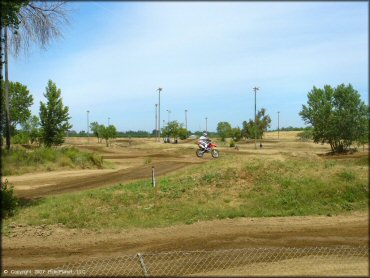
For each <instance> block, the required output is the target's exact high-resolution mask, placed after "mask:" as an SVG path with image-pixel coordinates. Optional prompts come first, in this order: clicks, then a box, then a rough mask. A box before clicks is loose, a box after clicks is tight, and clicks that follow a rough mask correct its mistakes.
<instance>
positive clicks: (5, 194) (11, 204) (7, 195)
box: [1, 179, 18, 218]
mask: <svg viewBox="0 0 370 278" xmlns="http://www.w3.org/2000/svg"><path fill="white" fill-rule="evenodd" d="M17 206H18V200H17V198H16V197H15V196H14V195H13V187H9V186H8V180H7V179H6V180H5V181H4V182H3V181H1V217H2V218H5V217H8V216H12V215H13V214H14V212H15V209H16V208H17Z"/></svg>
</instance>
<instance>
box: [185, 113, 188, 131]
mask: <svg viewBox="0 0 370 278" xmlns="http://www.w3.org/2000/svg"><path fill="white" fill-rule="evenodd" d="M185 128H186V137H188V136H187V135H188V110H187V109H185Z"/></svg>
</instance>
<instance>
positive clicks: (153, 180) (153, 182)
mask: <svg viewBox="0 0 370 278" xmlns="http://www.w3.org/2000/svg"><path fill="white" fill-rule="evenodd" d="M152 185H153V187H154V207H157V186H156V182H155V174H154V166H152Z"/></svg>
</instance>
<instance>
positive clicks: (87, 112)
mask: <svg viewBox="0 0 370 278" xmlns="http://www.w3.org/2000/svg"><path fill="white" fill-rule="evenodd" d="M89 113H90V111H89V110H87V111H86V114H87V129H86V130H87V131H86V132H87V137H89Z"/></svg>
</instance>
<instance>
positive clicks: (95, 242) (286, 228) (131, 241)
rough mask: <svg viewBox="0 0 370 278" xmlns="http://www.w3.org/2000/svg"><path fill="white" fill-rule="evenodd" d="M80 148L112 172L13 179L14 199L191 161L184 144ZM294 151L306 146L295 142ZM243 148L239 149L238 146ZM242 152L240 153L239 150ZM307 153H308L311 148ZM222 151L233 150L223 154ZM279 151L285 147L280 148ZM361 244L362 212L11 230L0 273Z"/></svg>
mask: <svg viewBox="0 0 370 278" xmlns="http://www.w3.org/2000/svg"><path fill="white" fill-rule="evenodd" d="M79 143H80V142H74V143H73V144H74V145H76V146H78V147H79V148H80V149H85V150H90V151H96V152H99V153H101V154H102V155H103V156H104V158H105V159H106V160H110V161H112V162H115V164H116V165H117V168H116V169H104V170H75V171H55V172H47V173H32V174H26V175H22V176H14V177H11V178H9V181H10V182H12V183H13V184H14V185H15V192H16V194H17V195H18V196H23V197H24V196H27V197H28V198H35V197H42V196H46V195H50V194H56V193H62V192H68V191H76V190H84V189H87V188H92V187H100V186H106V185H110V184H115V183H119V182H122V183H123V182H127V181H131V180H135V179H141V178H149V177H150V173H151V171H150V170H151V166H152V165H154V166H155V167H156V173H157V175H163V174H166V173H168V172H171V171H176V170H178V169H180V168H182V167H186V166H188V165H192V164H195V163H204V162H207V161H209V160H210V159H211V158H210V157H205V158H204V159H198V158H196V157H195V156H194V150H193V149H191V148H190V146H182V147H181V148H180V151H176V150H175V149H174V146H168V148H167V147H162V148H161V149H156V150H152V149H151V148H150V146H148V147H146V146H144V147H143V148H140V146H139V147H137V146H135V148H133V147H130V148H123V147H120V146H119V145H117V146H113V148H105V147H104V146H102V145H99V146H96V145H91V146H90V145H79ZM298 144H299V146H303V147H304V146H306V145H304V144H301V143H297V145H298ZM297 145H294V144H292V143H289V146H288V147H289V148H290V149H289V151H291V153H292V155H294V156H295V155H302V156H306V155H307V154H308V153H310V154H311V155H315V154H314V153H325V152H327V150H328V148H327V147H325V146H324V147H323V146H318V145H307V146H308V147H306V148H301V147H299V148H297ZM276 146H278V143H274V145H273V144H271V145H268V144H266V145H264V149H262V150H258V152H259V154H260V155H271V154H276V156H279V153H280V152H281V150H279V149H278V148H276ZM243 148H244V149H243ZM247 148H249V149H248V151H249V152H248V153H246V152H243V151H244V150H245V149H247ZM312 149H313V150H314V152H313V151H312ZM224 151H225V152H233V151H232V150H231V149H225V150H224ZM284 151H287V148H286V149H284ZM254 152H256V151H255V150H253V145H250V146H243V147H242V148H241V151H240V152H239V153H240V154H241V155H243V154H249V155H254ZM364 245H368V214H367V212H356V213H352V214H349V215H346V216H344V215H342V216H333V217H327V216H318V217H311V216H310V217H276V218H240V219H225V220H215V221H207V222H199V223H195V224H192V225H177V226H172V227H166V228H154V229H133V230H120V231H111V230H101V231H98V232H94V231H91V230H81V229H80V230H78V229H67V228H64V227H63V226H46V225H45V226H40V227H30V226H17V225H11V231H10V234H9V236H4V237H3V247H2V255H3V257H2V260H3V268H8V269H11V268H13V269H19V268H49V267H57V266H61V265H63V264H65V263H67V262H75V261H78V260H81V259H90V258H107V257H114V256H117V255H133V254H135V253H137V252H144V253H145V252H160V251H174V250H201V249H205V250H213V249H229V248H245V247H277V246H285V247H303V246H364Z"/></svg>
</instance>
